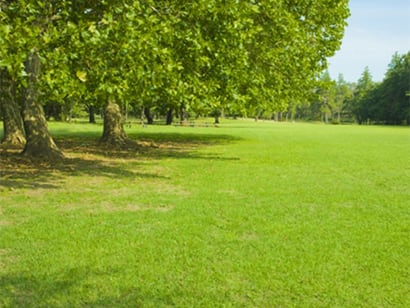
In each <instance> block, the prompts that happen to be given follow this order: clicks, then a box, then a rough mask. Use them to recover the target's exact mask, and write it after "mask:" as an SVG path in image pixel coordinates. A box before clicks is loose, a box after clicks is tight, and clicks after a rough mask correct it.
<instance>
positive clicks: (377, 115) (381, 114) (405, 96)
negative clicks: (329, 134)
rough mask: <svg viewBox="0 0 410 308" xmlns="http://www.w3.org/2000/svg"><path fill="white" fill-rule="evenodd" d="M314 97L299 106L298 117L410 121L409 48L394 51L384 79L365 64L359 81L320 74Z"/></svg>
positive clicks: (335, 119)
mask: <svg viewBox="0 0 410 308" xmlns="http://www.w3.org/2000/svg"><path fill="white" fill-rule="evenodd" d="M315 94H316V96H315V98H314V99H313V100H312V101H311V102H308V103H305V104H301V105H300V106H298V107H297V108H296V110H295V111H296V112H295V115H294V116H295V118H298V119H303V120H310V121H323V122H333V123H341V122H357V123H359V124H389V125H410V52H408V53H407V54H404V55H400V54H398V53H396V54H394V55H393V57H392V60H391V63H390V64H389V66H388V69H387V72H386V74H385V77H384V79H383V81H382V82H374V81H373V80H372V75H371V73H370V71H369V69H368V68H367V67H366V68H365V69H364V71H363V73H362V75H361V77H360V79H359V80H358V81H357V83H348V82H346V81H345V80H344V78H343V75H339V76H338V79H337V80H332V79H331V78H330V75H329V73H328V72H327V71H325V72H324V73H323V74H322V75H321V76H320V77H319V82H318V86H317V88H316V90H315Z"/></svg>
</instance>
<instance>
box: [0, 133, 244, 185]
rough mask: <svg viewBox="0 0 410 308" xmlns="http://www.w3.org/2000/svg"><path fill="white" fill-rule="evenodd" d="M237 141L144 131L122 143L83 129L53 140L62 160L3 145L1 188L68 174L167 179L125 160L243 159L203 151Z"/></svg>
mask: <svg viewBox="0 0 410 308" xmlns="http://www.w3.org/2000/svg"><path fill="white" fill-rule="evenodd" d="M235 140H238V138H235V137H233V136H229V135H212V134H209V135H207V134H185V133H184V134H179V133H142V134H131V135H130V138H129V140H128V142H126V143H124V144H122V145H121V146H118V147H112V146H107V145H104V144H101V143H100V142H99V140H98V139H96V138H95V137H92V136H84V135H83V134H81V133H77V134H70V135H67V136H59V137H57V138H55V141H56V143H57V145H58V146H59V148H60V149H62V150H63V152H64V153H65V158H64V159H62V160H59V161H50V162H44V161H36V160H33V159H31V158H29V157H25V156H23V155H21V154H20V153H21V151H22V148H18V147H7V146H4V145H1V146H0V188H6V189H7V188H8V189H17V188H30V189H36V188H43V189H52V188H58V187H60V185H61V184H62V182H63V180H64V178H65V177H66V176H76V175H82V174H87V175H91V176H93V175H94V176H104V177H108V178H136V177H139V178H164V179H165V178H166V177H163V176H159V175H158V174H155V173H147V172H140V171H139V170H138V168H134V169H135V170H130V169H129V168H126V167H124V163H123V161H124V160H128V161H132V162H133V166H136V165H138V162H143V161H146V160H160V159H164V158H175V159H206V160H239V158H236V157H226V156H222V155H219V154H218V153H206V154H204V153H200V152H199V151H197V150H198V149H199V148H200V147H202V146H210V145H216V144H224V143H229V142H233V141H235Z"/></svg>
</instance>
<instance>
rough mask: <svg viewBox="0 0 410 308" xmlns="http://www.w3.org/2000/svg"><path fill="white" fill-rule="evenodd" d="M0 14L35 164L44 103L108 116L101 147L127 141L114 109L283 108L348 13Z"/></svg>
mask: <svg viewBox="0 0 410 308" xmlns="http://www.w3.org/2000/svg"><path fill="white" fill-rule="evenodd" d="M0 5H1V10H0V18H1V21H2V25H1V26H0V34H1V35H0V38H1V42H0V59H1V62H0V67H2V68H5V69H7V71H8V72H9V73H10V75H11V76H12V79H13V80H14V81H15V82H16V85H17V86H21V88H22V89H25V90H24V91H25V92H24V93H25V95H24V96H23V98H24V99H25V100H27V101H25V103H24V108H25V111H24V112H25V114H26V116H25V123H26V122H27V123H26V125H29V124H30V123H29V122H28V120H29V116H28V115H30V116H31V118H35V119H36V120H35V122H36V124H37V126H36V127H34V128H35V131H41V134H37V135H36V138H32V135H33V134H34V133H35V131H34V130H33V129H28V131H27V132H26V133H27V134H28V136H27V139H28V140H30V142H27V145H26V147H28V148H29V149H30V148H38V149H40V148H41V149H42V150H41V151H39V150H35V151H34V150H29V149H27V150H26V151H25V153H32V154H33V155H37V154H38V153H40V152H50V153H57V149H56V147H55V145H54V144H53V142H52V139H51V137H50V135H49V134H48V131H47V127H46V122H45V121H43V120H42V117H43V112H42V108H41V105H43V104H44V103H46V101H47V100H52V101H55V102H61V103H63V102H67V101H68V102H70V104H71V103H73V105H74V104H83V103H82V101H84V102H90V101H92V99H95V98H97V99H98V103H96V105H97V104H99V105H100V106H104V108H105V109H106V111H105V113H104V114H105V116H104V121H107V123H106V124H107V125H104V132H103V138H102V141H107V140H109V142H110V143H117V142H118V143H122V142H124V141H125V140H126V135H125V133H124V131H123V129H122V119H121V112H119V111H120V110H121V106H127V104H129V103H130V102H135V104H136V105H139V106H140V107H142V106H145V105H147V102H154V103H153V104H155V105H156V106H155V107H157V108H158V109H167V110H174V111H176V110H181V108H183V109H185V110H192V111H194V112H196V113H200V112H203V111H206V112H211V111H213V110H224V111H225V110H226V111H230V110H233V111H238V110H240V111H241V112H248V111H252V112H253V113H255V114H261V113H263V112H265V111H285V110H287V106H288V102H289V101H292V102H296V101H303V99H304V98H306V96H307V95H310V92H311V89H312V81H314V79H315V76H316V74H317V73H318V72H321V71H323V69H325V68H326V59H327V58H328V57H330V56H332V55H333V54H334V52H335V51H336V50H337V49H338V48H339V46H340V43H341V39H342V37H343V33H344V28H345V26H346V18H347V17H348V15H349V10H348V1H347V0H342V1H328V0H321V1H314V2H306V1H301V0H283V1H279V0H261V1H237V0H227V1H223V2H221V1H217V0H207V1H204V0H200V1H190V2H187V1H182V0H176V1H169V0H164V1H160V2H159V1H153V0H148V1H140V0H111V1H68V0H67V1H40V0H15V1H2V2H1V3H0ZM40 62H41V64H42V65H41V66H40V65H37V64H39V63H40ZM40 67H41V70H39V68H40ZM157 104H158V105H157ZM73 105H70V106H73ZM115 105H118V106H115ZM148 105H150V104H149V103H148ZM93 106H94V105H93ZM153 107H154V106H153ZM30 113H31V114H30ZM112 124H113V125H112ZM114 124H115V125H114ZM40 126H41V129H40ZM31 128H33V127H31ZM30 136H31V137H30ZM39 136H41V138H40V137H39ZM108 136H110V137H108ZM36 153H37V154H36Z"/></svg>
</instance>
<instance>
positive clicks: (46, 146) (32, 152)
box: [22, 52, 63, 161]
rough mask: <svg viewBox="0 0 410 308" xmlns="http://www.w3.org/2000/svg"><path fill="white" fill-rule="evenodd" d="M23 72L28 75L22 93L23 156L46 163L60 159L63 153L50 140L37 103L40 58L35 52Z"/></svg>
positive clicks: (40, 107)
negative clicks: (24, 143)
mask: <svg viewBox="0 0 410 308" xmlns="http://www.w3.org/2000/svg"><path fill="white" fill-rule="evenodd" d="M25 70H26V73H27V75H28V83H27V88H26V89H25V91H24V92H25V93H24V96H23V112H22V113H23V122H24V129H25V131H26V138H27V143H26V146H25V148H24V150H23V154H24V155H26V156H30V157H32V158H37V159H42V160H48V161H53V160H56V159H61V158H63V153H62V152H61V151H60V150H59V148H58V147H57V145H56V144H55V143H54V140H53V138H51V135H50V132H49V131H48V125H47V121H46V117H45V115H44V110H43V107H42V106H41V105H40V104H39V103H38V101H37V100H38V97H37V94H38V93H37V83H38V78H39V73H40V58H39V56H38V54H37V53H36V52H33V53H31V54H30V56H29V58H28V60H27V62H26V66H25Z"/></svg>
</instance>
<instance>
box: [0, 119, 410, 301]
mask: <svg viewBox="0 0 410 308" xmlns="http://www.w3.org/2000/svg"><path fill="white" fill-rule="evenodd" d="M224 123H226V124H222V125H220V127H219V128H205V127H204V128H197V127H195V128H190V127H164V126H151V127H148V128H142V127H132V128H129V129H128V131H127V133H128V135H129V136H130V137H131V138H132V139H135V140H139V141H140V142H141V143H140V144H139V146H137V147H136V149H137V151H132V152H131V151H130V152H128V153H127V152H124V151H118V152H107V150H106V149H105V148H100V147H98V146H97V139H98V136H99V135H100V132H99V127H96V126H94V125H80V124H73V125H67V124H61V123H51V131H52V133H53V136H55V137H56V140H57V141H58V143H59V144H60V146H61V147H62V148H63V149H64V150H65V152H66V156H67V160H66V161H65V162H64V163H62V164H61V165H57V166H53V167H50V166H47V165H40V166H37V167H36V166H33V165H28V166H25V164H24V161H22V160H21V158H19V159H18V160H17V161H13V160H11V161H10V156H8V155H6V154H5V153H4V152H3V151H2V152H1V154H0V155H1V162H2V178H1V181H0V192H1V193H0V196H1V197H0V198H1V202H0V211H1V216H0V229H1V230H0V234H1V236H0V306H4V307H10V306H11V307H50V306H53V307H56V306H57V307H62V306H65V307H69V306H71V307H73V306H99V307H101V306H102V307H108V306H110V307H130V306H142V307H164V306H177V307H193V306H204V307H220V306H227V307H230V306H233V307H240V306H246V307H386V306H387V307H388V306H392V307H409V306H410V297H409V293H408V277H409V275H410V273H409V270H410V263H409V262H410V260H409V258H408V252H409V249H410V247H409V240H408V239H409V225H408V222H409V212H408V200H409V197H410V195H409V192H410V183H409V181H407V180H406V179H408V178H409V177H410V174H409V171H410V170H409V169H408V168H406V166H408V165H409V155H408V153H409V151H410V144H409V142H408V130H407V129H405V128H401V127H364V126H356V125H355V126H331V125H329V126H323V125H311V124H273V123H272V122H264V123H263V122H257V123H255V122H253V121H252V122H247V121H239V120H237V121H232V122H229V121H226V122H224ZM284 149H285V150H284ZM9 155H11V154H9ZM11 158H13V155H11ZM9 164H10V165H9Z"/></svg>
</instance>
